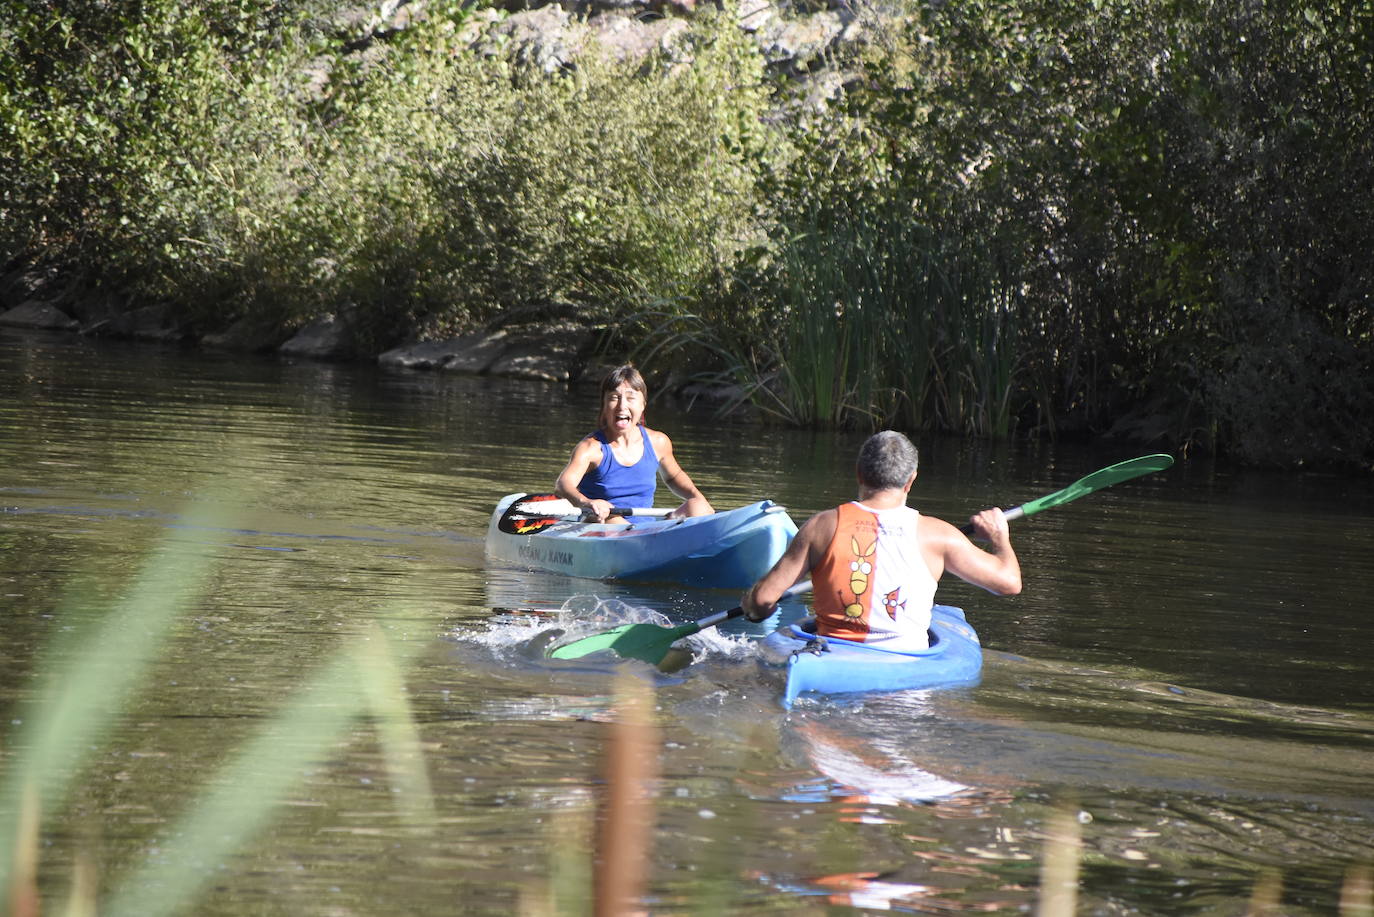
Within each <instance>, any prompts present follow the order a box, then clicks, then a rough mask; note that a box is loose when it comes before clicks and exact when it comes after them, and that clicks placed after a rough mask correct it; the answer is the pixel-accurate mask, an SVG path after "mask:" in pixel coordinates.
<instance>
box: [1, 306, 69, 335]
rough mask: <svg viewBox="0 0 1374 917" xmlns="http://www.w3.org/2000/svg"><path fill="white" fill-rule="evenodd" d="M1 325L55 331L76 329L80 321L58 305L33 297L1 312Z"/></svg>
mask: <svg viewBox="0 0 1374 917" xmlns="http://www.w3.org/2000/svg"><path fill="white" fill-rule="evenodd" d="M0 325H9V326H10V327H11V328H48V329H51V330H53V331H75V330H76V329H77V328H78V327H79V325H80V323H79V322H78V321H77V320H76V319H74V318H72V317H71V316H70V315H68V314H67V313H66V312H63V311H62V310H61V309H59V308H57V307H56V306H54V305H52V304H50V303H46V302H41V301H39V300H36V299H31V300H29V301H28V302H25V303H20V304H19V305H17V306H15V307H14V308H13V309H9V310H6V311H5V312H0Z"/></svg>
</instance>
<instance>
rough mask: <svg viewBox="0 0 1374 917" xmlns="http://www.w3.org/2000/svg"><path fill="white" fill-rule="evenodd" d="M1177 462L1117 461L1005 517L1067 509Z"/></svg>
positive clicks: (967, 530) (1161, 457)
mask: <svg viewBox="0 0 1374 917" xmlns="http://www.w3.org/2000/svg"><path fill="white" fill-rule="evenodd" d="M1173 463H1174V458H1173V456H1171V455H1166V454H1164V453H1162V452H1161V453H1156V454H1154V455H1142V456H1141V457H1140V458H1133V459H1128V460H1126V461H1124V462H1117V463H1116V464H1115V465H1109V466H1107V467H1106V468H1101V469H1099V470H1097V471H1094V472H1093V473H1092V474H1090V475H1087V476H1086V477H1082V478H1079V479H1078V480H1077V481H1074V482H1073V483H1072V484H1070V485H1069V486H1068V487H1065V488H1063V489H1062V490H1056V491H1055V492H1054V493H1052V494H1047V495H1046V496H1043V497H1039V498H1037V499H1035V500H1031V501H1029V502H1026V503H1023V504H1021V505H1020V506H1013V507H1012V508H1011V509H1009V510H1007V511H1006V512H1005V513H1004V514H1003V515H1005V516H1006V517H1007V521H1008V522H1011V521H1012V520H1014V519H1020V518H1021V517H1022V516H1034V515H1035V514H1036V513H1038V512H1040V511H1041V510H1046V509H1050V508H1051V507H1055V506H1063V505H1064V504H1065V503H1069V502H1072V501H1073V500H1077V499H1078V498H1079V497H1086V496H1087V495H1088V494H1090V493H1094V492H1096V491H1099V490H1102V489H1103V488H1105V487H1111V486H1112V485H1113V484H1120V483H1121V482H1122V481H1129V480H1131V479H1132V478H1138V477H1140V476H1141V475H1145V474H1150V473H1151V472H1154V471H1163V470H1164V469H1165V468H1168V467H1169V466H1170V465H1172V464H1173ZM959 531H961V532H963V533H964V534H965V535H972V534H973V531H974V529H973V524H972V523H969V524H968V525H965V526H964V527H963V528H961V529H960V530H959Z"/></svg>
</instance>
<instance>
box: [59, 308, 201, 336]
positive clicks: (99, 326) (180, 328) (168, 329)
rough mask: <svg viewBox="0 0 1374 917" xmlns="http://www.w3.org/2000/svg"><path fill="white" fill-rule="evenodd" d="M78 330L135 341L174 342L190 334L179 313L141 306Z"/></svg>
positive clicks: (167, 309)
mask: <svg viewBox="0 0 1374 917" xmlns="http://www.w3.org/2000/svg"><path fill="white" fill-rule="evenodd" d="M82 331H83V332H84V333H86V334H92V335H96V336H98V337H115V338H131V339H133V340H136V341H164V342H169V343H177V342H181V341H185V340H187V339H189V338H190V337H191V333H190V329H189V326H188V325H187V324H186V322H185V321H184V320H183V319H182V318H181V316H180V315H179V314H178V313H176V312H174V311H173V310H171V309H169V308H167V307H166V306H144V307H143V308H141V309H134V310H133V311H132V312H123V313H120V314H119V315H113V316H111V317H110V318H107V319H102V320H100V321H97V322H92V323H91V324H89V325H87V326H86V327H85V328H83V329H82Z"/></svg>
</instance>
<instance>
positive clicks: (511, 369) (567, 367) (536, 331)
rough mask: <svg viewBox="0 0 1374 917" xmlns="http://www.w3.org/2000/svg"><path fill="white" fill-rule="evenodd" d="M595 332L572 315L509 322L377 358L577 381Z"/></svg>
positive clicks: (398, 365)
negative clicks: (571, 316) (569, 316)
mask: <svg viewBox="0 0 1374 917" xmlns="http://www.w3.org/2000/svg"><path fill="white" fill-rule="evenodd" d="M596 341H597V334H596V331H595V330H594V329H593V328H591V327H589V326H588V325H586V324H584V323H581V322H579V321H577V320H576V319H574V318H552V319H550V318H544V319H533V320H523V321H522V320H516V321H507V322H506V323H503V324H502V325H501V326H499V327H491V328H487V329H484V330H481V331H476V332H471V333H468V334H464V335H461V336H459V337H456V338H451V339H447V340H441V341H424V342H420V343H416V344H409V345H406V346H404V347H397V348H394V349H392V350H388V351H387V352H385V353H383V354H382V355H381V356H380V357H378V358H377V362H378V363H379V364H380V365H382V366H384V367H388V368H391V369H423V370H439V371H442V372H460V373H470V374H473V375H492V376H506V377H509V378H514V379H537V380H542V381H546V382H575V381H577V380H578V379H579V378H581V377H582V376H583V374H584V372H585V369H586V366H587V362H588V360H589V359H590V358H591V355H592V353H593V351H594V349H595V346H596Z"/></svg>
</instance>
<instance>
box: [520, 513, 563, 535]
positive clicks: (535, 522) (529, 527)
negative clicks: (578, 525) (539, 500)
mask: <svg viewBox="0 0 1374 917" xmlns="http://www.w3.org/2000/svg"><path fill="white" fill-rule="evenodd" d="M557 521H558V520H557V519H552V518H549V517H547V516H544V517H541V518H534V519H520V520H518V521H516V522H515V534H517V535H533V534H534V533H535V532H540V531H543V530H544V529H546V528H548V527H549V526H551V525H553V524H554V523H555V522H557Z"/></svg>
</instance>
